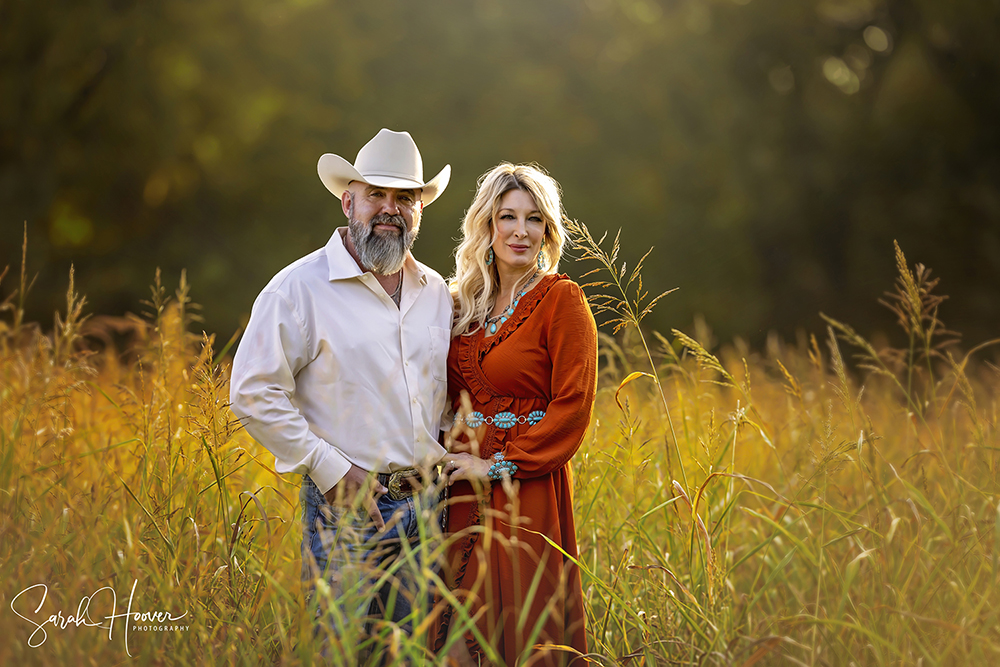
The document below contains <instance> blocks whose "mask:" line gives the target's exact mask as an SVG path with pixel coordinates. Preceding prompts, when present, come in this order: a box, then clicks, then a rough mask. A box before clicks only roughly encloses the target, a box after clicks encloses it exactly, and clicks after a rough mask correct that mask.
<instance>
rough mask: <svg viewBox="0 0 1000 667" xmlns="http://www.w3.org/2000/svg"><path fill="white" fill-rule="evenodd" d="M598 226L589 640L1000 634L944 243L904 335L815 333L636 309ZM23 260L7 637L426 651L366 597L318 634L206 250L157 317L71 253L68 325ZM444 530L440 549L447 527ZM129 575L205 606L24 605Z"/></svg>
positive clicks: (23, 660)
mask: <svg viewBox="0 0 1000 667" xmlns="http://www.w3.org/2000/svg"><path fill="white" fill-rule="evenodd" d="M577 231H578V233H579V234H580V235H581V236H582V238H583V241H582V244H581V248H582V254H583V259H585V260H589V261H592V262H596V264H595V267H596V270H597V274H596V275H597V276H598V277H597V278H593V279H594V280H597V281H598V282H599V283H601V284H600V285H598V286H596V288H593V289H596V290H597V291H598V292H599V294H600V295H603V296H600V297H599V298H598V299H597V302H596V304H595V305H596V306H597V307H598V310H602V311H604V315H602V317H605V316H607V315H608V314H610V316H611V319H614V320H617V322H616V323H615V325H613V326H619V329H620V330H619V331H618V333H617V335H616V336H612V335H610V333H609V334H606V335H604V336H602V347H601V354H602V359H603V364H602V375H601V381H600V387H601V388H600V391H599V396H598V405H597V409H596V414H595V419H594V423H593V424H592V428H591V430H590V433H589V434H588V437H587V440H586V442H585V443H584V445H583V447H582V448H581V451H580V453H579V454H578V455H577V457H576V459H575V460H574V463H573V465H574V472H575V476H576V477H575V479H576V497H575V503H576V506H575V512H576V516H577V525H578V532H579V541H580V545H581V553H580V565H581V567H582V568H583V571H584V587H585V595H586V598H587V601H588V606H587V614H588V621H589V630H590V638H591V645H592V650H593V654H592V655H591V656H590V658H591V659H592V660H593V661H595V662H597V663H598V664H608V665H611V664H616V665H617V664H632V665H640V664H646V665H659V664H664V665H668V664H695V665H712V664H719V665H722V664H725V665H730V664H732V665H746V666H749V665H753V664H805V665H846V664H852V663H853V664H858V665H904V664H905V665H909V664H924V665H959V664H963V665H964V664H991V663H992V662H995V661H996V660H997V658H998V656H997V652H998V650H1000V634H998V629H997V620H998V619H997V615H998V613H1000V611H998V610H1000V604H998V603H1000V600H998V593H997V592H996V591H997V581H998V580H997V577H998V565H1000V559H998V555H1000V554H998V552H997V549H998V547H1000V544H998V541H997V538H998V534H1000V513H998V502H1000V497H998V495H1000V494H998V487H997V465H998V457H997V454H998V449H1000V439H998V436H997V417H998V389H1000V368H998V366H997V364H996V359H997V357H996V353H995V348H992V347H989V346H981V347H980V348H973V349H972V350H970V351H969V352H967V353H962V352H960V347H959V346H958V345H957V343H955V342H954V340H955V339H954V337H953V336H950V335H949V334H948V333H947V332H946V331H944V328H943V326H942V325H941V323H940V319H939V315H938V309H939V307H940V304H941V301H940V298H939V297H938V296H937V294H936V292H935V288H936V285H935V284H934V281H932V280H931V279H930V278H929V275H928V272H927V271H926V270H925V269H923V268H922V267H919V266H918V267H917V268H916V270H911V269H910V268H909V266H908V265H907V263H906V260H905V258H904V257H903V254H902V252H900V251H898V250H897V257H896V260H897V265H898V269H899V276H900V278H899V284H898V285H897V289H896V291H895V292H893V295H892V296H891V297H889V298H888V299H887V303H888V305H890V306H891V307H893V308H894V309H895V310H896V312H897V315H898V316H899V321H900V324H901V325H902V330H901V332H902V339H901V340H903V341H904V342H905V345H904V346H902V347H901V348H900V349H898V350H894V349H888V348H887V349H878V350H877V349H876V348H875V347H874V346H873V345H872V344H870V343H869V342H868V341H866V340H864V339H863V338H861V337H860V336H859V335H858V334H857V333H856V332H855V331H854V330H853V329H851V328H850V327H849V326H848V325H846V324H843V323H840V322H838V321H835V320H833V319H828V322H829V325H830V326H829V329H828V330H827V331H826V332H825V333H822V334H821V336H820V338H819V339H817V338H815V337H809V338H807V339H805V340H802V341H799V342H798V343H797V344H794V345H788V344H785V343H783V342H781V341H780V340H778V339H777V338H773V339H771V340H770V341H769V343H768V345H767V346H766V348H765V349H763V350H760V351H751V350H749V349H747V348H746V346H745V345H742V344H740V343H736V344H734V345H732V346H729V347H725V348H721V349H719V348H718V347H717V345H715V343H714V342H713V341H712V339H711V334H710V332H709V331H708V330H707V327H704V326H701V327H696V330H695V331H694V332H692V333H691V334H684V333H681V332H679V331H675V332H674V333H673V335H672V336H671V337H670V338H669V339H668V338H665V337H662V336H659V335H655V334H649V333H648V332H646V331H644V330H642V329H641V327H640V324H641V320H642V317H643V314H644V312H647V311H646V308H647V307H649V306H650V305H651V303H650V302H651V301H652V299H650V297H649V295H645V294H644V289H643V287H642V285H641V263H639V265H638V266H636V268H634V269H632V271H628V270H627V268H626V266H625V265H624V263H622V262H620V261H619V258H618V250H617V244H615V243H612V244H611V247H610V249H608V250H605V249H604V247H605V244H604V243H600V242H598V241H597V240H595V239H593V238H591V237H590V236H589V233H587V231H586V229H585V228H582V227H581V228H580V229H579V230H577ZM2 280H3V281H4V282H0V289H2V290H3V291H4V292H6V293H8V294H9V296H8V298H7V300H6V301H5V302H4V306H3V308H4V311H3V320H2V324H0V505H2V507H0V576H2V579H3V582H4V585H3V588H2V596H0V597H2V599H0V602H2V610H3V611H2V612H0V634H2V635H3V636H4V638H5V640H4V641H3V642H0V663H2V664H95V665H96V664H124V663H130V662H132V661H139V662H140V663H141V664H170V665H174V664H177V665H184V664H193V665H201V664H214V663H221V664H270V663H275V664H312V663H313V662H317V663H323V664H328V663H333V664H352V663H353V662H354V661H356V660H357V657H358V655H360V654H363V653H367V652H369V651H370V652H373V653H374V654H376V655H387V656H389V660H390V662H405V661H406V660H409V661H410V662H411V663H413V664H420V663H422V662H430V661H432V659H433V658H432V656H430V654H429V653H428V652H427V650H426V648H425V646H426V643H427V642H426V633H427V632H429V631H430V628H431V626H432V620H433V619H432V618H431V617H430V616H428V615H426V614H424V613H422V612H421V613H418V614H417V615H416V616H415V618H414V619H413V620H414V621H415V626H416V628H417V631H416V633H415V636H414V637H413V638H407V637H406V636H404V635H402V634H401V633H399V632H398V629H397V628H395V627H393V626H392V624H389V623H381V624H377V625H376V626H375V628H374V629H373V634H372V635H371V636H366V635H365V634H364V633H363V630H362V628H361V627H360V624H358V623H352V622H350V621H351V619H344V620H343V627H344V634H343V635H342V636H339V637H331V638H329V641H330V642H331V643H330V644H329V645H327V648H326V651H327V654H326V656H325V657H322V658H318V657H317V651H318V647H319V646H320V645H321V644H322V642H321V641H320V640H317V639H315V638H314V637H313V632H312V628H313V625H312V623H311V617H312V614H313V613H314V611H313V609H312V608H311V607H309V606H307V603H306V602H305V600H304V598H305V596H304V590H303V586H302V584H300V582H299V572H300V560H299V540H300V535H301V529H300V527H299V523H298V520H299V517H298V500H297V495H298V489H297V485H298V481H297V480H296V479H291V478H282V477H280V476H278V475H276V474H275V473H274V472H273V471H272V470H271V461H272V459H271V457H270V455H269V454H267V452H266V451H264V450H263V449H262V448H260V447H259V446H258V445H256V444H255V443H254V442H253V441H252V440H251V439H250V438H249V437H248V436H247V435H246V434H245V433H244V432H242V431H240V430H239V428H238V424H236V423H235V422H234V421H233V417H232V415H231V414H230V413H229V411H228V409H227V406H226V398H227V396H228V385H227V377H228V372H227V360H226V354H225V352H226V351H227V350H228V347H229V345H228V344H227V345H224V346H222V348H223V349H222V350H219V349H217V347H218V346H217V345H216V342H215V341H214V340H213V339H212V338H211V337H198V336H194V335H192V334H191V333H190V332H191V331H192V330H193V329H196V318H195V314H194V311H193V307H192V304H191V303H190V299H189V296H188V286H187V285H186V283H185V281H184V280H183V279H182V281H181V285H180V287H179V288H178V289H177V290H176V291H175V292H174V293H173V294H170V295H168V293H167V290H166V289H165V287H164V286H163V285H162V284H161V282H160V280H159V278H158V277H157V278H155V279H154V285H153V288H152V290H151V296H150V299H149V301H148V303H147V304H145V306H146V313H145V314H144V315H143V316H141V317H134V318H129V319H127V320H122V319H119V320H112V319H109V318H96V317H95V318H93V319H90V320H88V319H87V317H86V315H85V312H86V308H85V302H84V301H83V299H82V298H81V297H79V296H78V295H77V294H76V293H75V291H74V288H73V283H72V274H71V275H70V283H69V288H68V292H67V304H66V308H65V311H63V312H61V313H59V314H58V315H57V316H56V318H55V325H54V328H53V329H52V331H51V332H49V333H44V332H43V331H42V330H41V328H40V327H38V326H37V325H33V324H29V323H25V322H24V318H23V304H24V299H25V297H26V296H27V293H28V291H29V288H30V281H29V280H28V279H27V275H26V271H25V270H24V269H23V268H22V271H21V275H20V276H19V279H17V278H16V277H10V276H5V277H4V278H3V279H2ZM11 281H14V285H13V288H11V287H10V283H11ZM593 289H592V291H593ZM102 337H103V339H108V340H112V341H116V344H108V345H103V344H101V340H102ZM821 340H822V342H820V341H821ZM994 342H995V341H994ZM991 360H992V361H991ZM852 368H853V369H857V370H854V371H852V370H851V369H852ZM428 545H429V546H427V547H426V548H427V549H429V550H430V551H429V553H427V554H424V555H425V556H429V557H431V558H433V557H434V556H435V555H438V554H439V553H440V549H442V548H443V547H442V546H441V544H440V543H439V542H434V541H428ZM425 574H426V579H427V582H428V585H430V584H433V583H434V578H435V576H436V575H435V574H434V572H432V571H431V570H430V569H426V570H425ZM391 575H392V573H391V572H390V573H388V574H386V575H385V576H386V577H389V576H391ZM36 584H45V585H46V586H47V590H45V591H44V592H45V593H46V596H47V597H46V598H45V600H44V603H42V593H43V589H42V588H41V587H38V586H36V587H34V588H29V587H32V586H35V585H36ZM133 586H134V593H132V591H133ZM108 587H110V588H108ZM362 588H363V586H358V587H355V588H354V589H351V590H349V591H348V592H347V594H346V595H348V596H352V595H355V596H359V599H360V596H363V595H364V594H365V591H364V590H362ZM25 589H27V592H24V593H22V591H25ZM111 590H113V591H114V592H115V595H116V597H117V601H116V602H117V608H116V612H117V613H124V611H125V609H124V607H125V606H126V605H127V604H128V601H129V597H130V594H131V595H132V605H133V608H132V611H133V612H136V611H139V612H152V611H163V612H166V613H168V614H170V615H171V617H177V616H181V615H183V616H182V617H181V618H180V619H179V620H177V621H168V622H166V623H164V624H159V625H167V626H168V627H177V626H179V627H182V628H184V629H182V630H171V631H155V632H153V631H130V632H129V634H128V638H127V644H126V637H125V630H126V625H128V626H129V627H131V626H132V625H135V624H136V623H134V622H133V621H129V622H128V623H126V622H125V621H124V619H117V620H116V621H115V623H114V624H113V625H112V626H111V636H110V637H109V631H108V629H107V628H106V627H105V628H98V627H85V626H80V627H78V626H77V625H75V624H70V625H68V626H67V627H63V628H60V627H55V626H54V625H53V624H52V623H47V624H45V627H44V629H45V635H44V643H41V644H40V645H38V644H39V643H40V641H41V639H42V633H41V631H38V632H35V634H34V635H33V636H32V632H33V631H35V630H36V627H35V625H33V624H32V623H31V622H29V621H28V620H26V619H24V618H21V617H19V616H18V615H17V614H16V613H15V612H14V609H16V610H17V611H18V612H19V613H20V614H22V615H24V616H27V617H29V618H31V619H33V620H34V621H35V622H36V623H38V624H42V623H43V622H44V620H45V619H47V618H48V616H49V615H53V614H56V613H57V612H59V611H61V612H62V614H63V616H64V617H65V616H67V615H70V614H76V613H77V611H78V609H79V605H80V604H81V600H86V596H93V600H92V601H91V603H90V617H91V618H92V619H95V622H96V621H100V620H102V617H103V616H105V615H108V614H110V613H111V611H110V605H111V593H110V591H111ZM95 592H96V593H95ZM19 594H21V595H20V597H17V596H18V595H19ZM323 594H324V592H323V590H322V588H321V589H320V591H319V593H318V597H319V598H320V599H322V597H323ZM15 598H16V599H15ZM12 603H13V607H14V609H12ZM36 607H38V611H37V612H36V611H35V610H36ZM475 612H476V610H475V609H472V610H461V611H460V613H459V615H458V617H459V623H460V624H464V625H466V626H468V625H469V624H470V617H471V615H472V614H474V613H475ZM63 620H65V619H63ZM56 622H57V623H58V622H59V619H58V617H57V619H56ZM104 625H105V626H106V625H107V622H106V621H104ZM146 625H148V623H146ZM29 643H30V644H35V645H37V646H36V647H32V646H31V645H29ZM126 647H127V649H128V650H126Z"/></svg>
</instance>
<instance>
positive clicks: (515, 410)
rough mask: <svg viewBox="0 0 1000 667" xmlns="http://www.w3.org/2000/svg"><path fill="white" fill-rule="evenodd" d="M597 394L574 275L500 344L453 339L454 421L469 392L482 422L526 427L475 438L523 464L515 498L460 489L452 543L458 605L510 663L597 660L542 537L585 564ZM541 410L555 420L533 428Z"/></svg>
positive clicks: (556, 559) (579, 594) (571, 572)
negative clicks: (574, 472) (576, 484)
mask: <svg viewBox="0 0 1000 667" xmlns="http://www.w3.org/2000/svg"><path fill="white" fill-rule="evenodd" d="M596 389H597V327H596V325H595V323H594V316H593V314H592V313H591V311H590V308H589V306H588V305H587V300H586V297H585V296H584V294H583V290H581V289H580V287H579V286H578V285H577V284H576V283H574V282H573V281H572V280H570V279H569V278H568V277H567V276H559V275H550V276H546V277H544V278H542V280H541V281H540V282H539V283H538V285H537V286H535V288H534V289H532V290H531V291H529V292H528V293H527V294H526V295H525V296H523V297H521V299H520V301H519V302H518V305H517V307H516V308H515V311H514V314H513V315H512V316H511V318H510V319H508V320H507V321H506V322H505V323H504V324H503V325H502V326H501V327H500V328H499V330H498V331H497V333H496V334H494V335H492V336H484V331H483V330H482V329H479V330H478V331H476V332H475V333H473V334H471V335H468V336H457V337H455V338H453V339H452V342H451V349H450V351H449V354H448V395H449V398H450V400H451V401H452V406H453V408H454V409H455V413H456V414H460V412H461V398H460V397H461V395H462V393H463V392H466V393H467V394H468V397H469V399H470V401H471V404H472V405H471V407H472V410H473V411H477V412H479V413H480V414H481V415H483V417H484V418H485V417H491V416H494V415H497V414H502V413H505V412H508V413H512V414H513V415H514V416H515V417H523V418H524V419H517V420H516V421H517V422H520V423H515V424H514V425H513V426H512V427H510V428H503V426H504V425H505V424H504V423H503V420H502V419H501V420H500V422H501V423H500V424H499V425H498V424H497V423H492V424H490V423H483V424H481V425H479V426H478V428H476V429H474V430H475V434H476V440H478V442H479V448H480V451H479V452H478V453H479V456H480V457H482V458H484V459H492V457H493V454H494V453H495V452H502V453H503V454H504V456H505V458H506V459H507V460H509V461H512V462H513V463H515V464H516V465H517V471H516V473H515V474H514V478H513V485H514V488H515V489H516V493H514V494H513V495H512V496H510V497H509V496H508V494H507V491H505V489H504V485H503V484H502V483H500V482H498V481H497V482H493V483H492V484H491V485H490V484H486V485H477V487H478V488H474V486H473V485H472V484H470V483H469V482H466V481H459V482H456V483H455V484H454V485H453V486H452V488H451V497H452V502H453V504H452V506H451V509H450V514H449V522H448V523H449V532H450V533H459V534H460V539H458V540H457V541H456V542H455V543H454V546H453V547H452V550H451V552H450V554H449V556H450V557H449V566H450V567H449V568H448V570H447V572H446V576H448V577H449V585H450V586H452V587H453V589H454V590H455V592H456V594H457V595H458V597H459V599H462V600H470V599H471V600H472V604H471V606H470V609H471V610H472V612H473V613H475V612H476V611H481V612H482V613H481V616H480V617H479V619H478V628H479V631H480V632H481V635H482V636H483V637H484V638H485V640H486V641H488V642H489V644H490V645H491V646H492V647H493V648H494V649H495V650H496V651H497V653H498V654H499V655H500V656H501V657H502V659H503V661H504V662H503V663H501V664H507V665H513V664H514V663H515V661H517V660H518V658H519V657H521V660H520V663H519V664H531V665H565V664H569V663H571V662H574V661H573V658H574V657H575V654H573V653H570V652H565V651H555V650H545V649H534V648H533V647H534V646H536V645H538V644H545V643H549V644H557V645H563V646H570V647H572V648H574V649H576V650H577V651H579V652H580V653H586V652H587V637H586V632H585V627H584V626H585V624H584V607H583V591H582V589H581V583H580V572H579V568H577V567H576V566H575V565H574V564H573V563H572V562H571V561H569V560H567V559H566V557H565V556H563V554H561V553H560V552H559V551H558V550H557V549H554V548H552V546H551V545H550V544H549V543H548V542H547V541H546V540H545V538H544V537H542V535H546V536H548V537H549V539H551V540H552V541H553V542H554V543H555V544H557V545H559V547H560V548H561V549H562V550H563V551H565V552H566V553H567V554H570V555H572V556H573V557H574V558H575V557H577V546H576V530H575V526H574V523H573V481H572V477H571V475H570V469H569V461H570V459H571V458H572V457H573V454H575V453H576V451H577V449H579V447H580V444H581V443H582V441H583V438H584V434H585V433H586V430H587V427H588V425H589V423H590V418H591V414H592V411H593V406H594V396H595V393H596ZM536 411H544V413H545V416H544V417H542V418H541V420H540V421H537V422H536V423H531V422H533V421H534V419H531V420H529V419H527V417H528V416H529V415H531V413H533V412H536ZM536 416H537V413H536ZM471 421H472V424H470V426H471V425H474V424H475V421H476V420H475V419H473V420H471ZM489 421H492V420H489ZM466 423H469V422H468V421H467V422H466ZM459 440H460V442H458V443H456V445H455V446H454V449H455V450H456V451H461V450H462V449H463V448H464V449H465V450H467V451H468V450H469V449H470V446H469V442H468V438H459ZM525 607H527V609H525ZM452 616H453V611H452V610H450V609H449V610H447V611H446V612H445V613H444V614H443V620H442V625H441V627H440V628H439V633H438V647H439V648H440V647H441V645H443V643H444V641H445V639H446V637H447V634H448V625H449V623H450V622H451V620H452ZM536 627H538V628H539V632H538V634H536V635H535V637H534V639H533V640H532V633H533V632H535V629H536ZM465 640H466V645H467V646H468V647H469V651H470V653H471V655H472V657H473V659H474V661H476V662H477V663H478V662H479V661H481V664H492V663H490V662H489V661H488V660H487V656H486V655H485V654H484V653H483V651H482V647H481V646H480V644H479V642H477V641H476V639H475V637H474V635H473V633H471V632H470V633H468V634H467V635H466V637H465ZM529 642H530V643H529ZM526 651H530V659H529V658H528V656H527V655H524V654H525V652H526ZM575 664H578V665H582V664H584V662H583V660H582V659H580V660H577V661H576V662H575Z"/></svg>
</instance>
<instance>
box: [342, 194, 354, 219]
mask: <svg viewBox="0 0 1000 667" xmlns="http://www.w3.org/2000/svg"><path fill="white" fill-rule="evenodd" d="M340 207H341V208H342V209H344V217H345V218H347V219H348V220H350V218H351V191H350V190H344V194H342V195H341V196H340Z"/></svg>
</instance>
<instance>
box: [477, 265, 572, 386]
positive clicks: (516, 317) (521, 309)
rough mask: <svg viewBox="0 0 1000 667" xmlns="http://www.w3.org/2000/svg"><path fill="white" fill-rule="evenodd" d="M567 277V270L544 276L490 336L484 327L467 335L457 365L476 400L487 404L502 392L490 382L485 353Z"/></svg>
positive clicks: (503, 338)
mask: <svg viewBox="0 0 1000 667" xmlns="http://www.w3.org/2000/svg"><path fill="white" fill-rule="evenodd" d="M568 279H569V276H567V275H565V274H555V275H549V276H545V277H544V278H542V280H541V281H540V282H539V283H538V286H537V287H535V289H533V290H531V291H530V292H528V293H527V294H525V295H524V296H523V297H521V300H520V301H519V302H518V304H517V307H516V308H515V309H514V314H513V315H511V316H510V318H509V319H508V320H507V321H506V322H504V324H503V326H502V327H501V328H500V331H498V332H497V333H495V334H494V335H492V336H490V337H488V338H487V337H486V335H485V331H483V330H480V331H477V332H476V333H474V334H472V335H471V336H468V339H467V340H464V341H462V343H461V348H459V353H458V366H459V368H460V369H461V371H462V377H463V378H464V379H465V381H466V383H467V384H468V386H469V390H470V393H471V394H472V395H473V398H474V399H475V402H476V403H478V404H479V405H487V404H488V403H489V402H490V401H491V400H493V399H494V398H497V397H500V396H502V394H500V393H498V392H497V391H496V390H495V389H494V388H493V387H492V386H491V385H490V382H489V380H487V379H486V375H485V374H484V373H483V367H482V362H483V357H485V356H486V354H487V353H488V352H489V351H490V350H492V349H493V348H494V347H496V346H497V345H499V344H500V343H502V342H503V341H505V340H507V338H508V337H509V336H510V335H511V334H512V333H514V332H515V331H517V330H518V329H519V328H520V327H521V324H523V323H524V322H525V321H526V320H527V319H528V318H529V317H531V314H532V313H534V312H535V307H536V306H537V305H538V304H539V302H540V301H541V300H542V299H544V298H545V295H546V294H548V293H549V290H550V289H552V287H553V285H555V284H556V283H558V282H559V281H560V280H568Z"/></svg>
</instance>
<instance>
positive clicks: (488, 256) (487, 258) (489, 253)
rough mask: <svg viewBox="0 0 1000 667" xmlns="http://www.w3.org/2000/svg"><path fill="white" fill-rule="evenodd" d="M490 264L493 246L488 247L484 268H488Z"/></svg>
mask: <svg viewBox="0 0 1000 667" xmlns="http://www.w3.org/2000/svg"><path fill="white" fill-rule="evenodd" d="M492 263H493V246H490V249H489V250H487V251H486V266H489V265H490V264H492Z"/></svg>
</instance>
